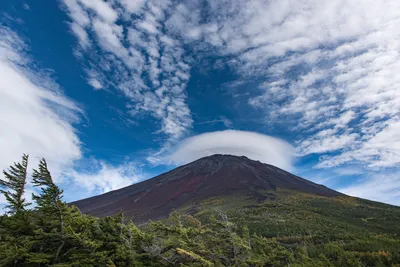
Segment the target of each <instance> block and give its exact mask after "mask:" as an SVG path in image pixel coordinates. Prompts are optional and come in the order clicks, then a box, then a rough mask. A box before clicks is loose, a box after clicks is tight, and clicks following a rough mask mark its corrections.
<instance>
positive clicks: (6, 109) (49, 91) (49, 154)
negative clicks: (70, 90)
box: [0, 27, 82, 176]
mask: <svg viewBox="0 0 400 267" xmlns="http://www.w3.org/2000/svg"><path fill="white" fill-rule="evenodd" d="M0 33H1V34H0V124H1V125H2V130H1V131H0V147H1V148H2V150H3V151H6V153H1V155H0V169H5V168H7V167H8V166H9V165H10V164H11V163H12V162H14V161H20V158H21V155H22V154H23V153H28V154H30V155H31V160H32V162H35V161H36V162H37V159H38V158H39V157H45V158H47V159H48V161H49V165H50V167H51V169H52V172H53V173H54V174H55V176H58V175H59V174H61V172H62V170H63V169H64V168H65V167H66V166H70V165H71V164H72V162H73V161H74V160H76V159H79V158H81V149H80V145H81V144H80V140H79V138H78V136H77V134H76V131H75V129H74V127H73V126H72V123H73V122H74V121H76V119H77V113H81V112H82V111H81V109H80V108H79V107H78V106H77V105H76V104H75V103H74V102H72V101H71V100H69V99H67V98H65V97H64V96H63V95H62V94H61V93H60V92H59V90H58V87H57V84H55V83H54V82H53V81H52V80H51V78H48V77H46V75H45V74H44V73H40V72H37V71H35V70H32V69H29V68H28V65H27V64H28V63H29V59H28V57H27V56H26V54H25V44H24V42H23V41H22V40H21V39H20V38H19V37H18V36H17V35H16V34H15V33H13V32H12V31H10V30H9V29H8V28H4V27H2V28H0Z"/></svg>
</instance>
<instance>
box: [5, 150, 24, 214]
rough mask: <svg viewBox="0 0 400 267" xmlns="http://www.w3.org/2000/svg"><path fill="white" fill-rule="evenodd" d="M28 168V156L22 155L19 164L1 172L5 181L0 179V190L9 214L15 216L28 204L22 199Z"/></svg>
mask: <svg viewBox="0 0 400 267" xmlns="http://www.w3.org/2000/svg"><path fill="white" fill-rule="evenodd" d="M27 167H28V155H26V154H23V156H22V162H21V163H14V166H10V168H9V170H8V171H6V170H4V171H3V174H4V176H5V178H6V179H4V180H3V179H0V186H1V187H2V188H3V189H1V190H0V192H1V193H3V194H4V196H5V198H6V200H7V202H8V203H9V204H8V205H7V206H6V208H8V209H9V213H10V214H16V213H19V212H21V211H23V210H24V209H25V207H26V206H28V205H29V204H30V203H27V202H26V200H25V198H24V192H25V185H26V178H27Z"/></svg>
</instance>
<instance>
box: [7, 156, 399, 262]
mask: <svg viewBox="0 0 400 267" xmlns="http://www.w3.org/2000/svg"><path fill="white" fill-rule="evenodd" d="M27 167H28V156H27V155H24V156H23V158H22V162H21V163H15V164H14V165H13V166H11V167H10V168H9V169H8V170H6V171H4V179H1V180H0V185H1V188H2V190H1V192H2V193H3V194H4V196H5V198H6V200H7V203H8V205H7V213H6V214H5V215H3V216H1V217H0V265H1V266H59V267H61V266H291V267H293V266H324V267H325V266H360V267H361V266H379V265H381V266H391V265H393V264H392V262H391V261H390V255H386V254H385V253H381V254H382V255H374V256H371V258H370V259H361V258H360V257H357V255H356V254H354V253H348V252H346V251H345V250H344V249H343V248H342V247H341V246H340V244H336V243H329V244H323V245H321V246H320V247H319V250H318V251H314V252H313V253H312V254H313V255H310V251H309V250H308V249H307V247H306V246H304V245H302V244H298V245H296V246H284V245H282V244H281V243H280V242H278V241H277V240H276V239H274V238H265V237H262V236H260V235H256V234H251V233H250V231H249V229H248V228H247V226H245V225H235V224H234V223H232V222H231V221H229V219H228V217H227V216H226V215H224V214H218V216H211V217H210V218H209V219H208V220H207V222H203V223H202V222H200V221H199V220H198V219H196V218H194V217H192V216H188V215H182V214H179V213H178V212H173V213H172V214H171V216H170V218H169V219H166V220H164V221H157V222H150V223H148V224H147V225H145V226H143V227H141V228H138V227H137V226H135V224H133V223H132V221H130V220H129V219H126V218H124V216H123V214H122V213H121V214H118V215H116V216H114V217H106V218H95V217H92V216H89V215H85V214H81V213H80V211H79V210H78V209H77V208H76V207H73V206H70V205H68V204H67V203H65V202H64V201H63V200H62V194H63V191H62V190H61V189H60V188H59V187H58V186H57V185H56V184H55V183H54V182H53V179H52V177H51V174H50V172H49V170H48V168H47V164H46V161H45V160H44V159H42V160H41V161H40V163H39V167H38V169H34V170H33V175H32V181H33V185H34V186H35V187H38V188H40V193H39V194H37V195H35V194H34V195H33V197H32V199H33V201H34V202H35V205H34V208H31V209H28V206H29V204H30V203H27V201H26V200H25V199H24V192H25V186H26V181H27ZM362 260H363V261H362ZM368 261H369V262H368Z"/></svg>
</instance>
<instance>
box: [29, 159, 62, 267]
mask: <svg viewBox="0 0 400 267" xmlns="http://www.w3.org/2000/svg"><path fill="white" fill-rule="evenodd" d="M32 177H33V184H34V186H36V187H40V190H41V192H40V195H35V194H33V195H32V198H33V199H34V200H35V202H36V204H37V207H36V210H37V212H38V216H39V217H40V218H42V220H41V223H40V224H41V225H40V226H41V229H42V231H41V232H40V236H41V237H40V238H43V240H44V241H45V242H44V243H43V244H44V245H46V244H47V248H45V246H44V245H43V247H44V248H45V249H47V251H45V249H44V250H43V251H44V252H47V255H48V257H50V255H51V256H52V257H54V262H55V263H57V262H58V260H59V255H60V253H61V250H62V249H63V248H64V246H65V244H66V236H65V233H64V232H65V231H64V221H65V219H64V217H65V216H66V215H67V214H68V212H69V209H68V206H67V205H66V203H64V202H63V201H62V197H63V195H62V194H63V190H62V189H60V188H59V187H58V186H57V185H56V184H55V183H54V182H53V178H52V177H51V174H50V171H49V170H48V168H47V163H46V160H45V159H41V160H40V162H39V170H36V169H34V170H33V175H32ZM43 258H44V257H43Z"/></svg>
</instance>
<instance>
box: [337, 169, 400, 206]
mask: <svg viewBox="0 0 400 267" xmlns="http://www.w3.org/2000/svg"><path fill="white" fill-rule="evenodd" d="M338 191H340V192H342V193H344V194H347V195H351V196H355V197H360V198H367V199H371V200H375V201H380V202H385V203H390V204H393V205H398V206H400V176H399V173H389V174H376V175H370V176H368V177H367V178H366V179H364V180H362V181H358V182H357V183H355V184H353V185H351V186H348V187H345V188H341V189H339V190H338Z"/></svg>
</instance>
